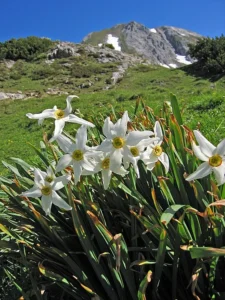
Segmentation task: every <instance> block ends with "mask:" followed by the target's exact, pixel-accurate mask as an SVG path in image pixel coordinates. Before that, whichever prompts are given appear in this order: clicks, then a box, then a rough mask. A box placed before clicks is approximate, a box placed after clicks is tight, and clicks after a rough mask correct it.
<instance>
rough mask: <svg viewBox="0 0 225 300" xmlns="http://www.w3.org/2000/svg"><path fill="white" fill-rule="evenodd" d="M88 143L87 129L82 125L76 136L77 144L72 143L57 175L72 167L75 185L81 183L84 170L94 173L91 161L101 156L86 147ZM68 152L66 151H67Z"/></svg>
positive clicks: (57, 169)
mask: <svg viewBox="0 0 225 300" xmlns="http://www.w3.org/2000/svg"><path fill="white" fill-rule="evenodd" d="M86 142H87V127H86V126H84V125H82V126H81V127H80V128H79V129H78V130H77V134H76V143H72V145H71V146H70V147H69V149H68V151H67V154H65V155H63V156H62V157H61V158H60V160H59V162H58V164H57V166H56V173H57V172H60V171H61V170H63V169H65V168H66V167H67V166H70V165H72V166H73V170H74V179H75V184H77V183H78V181H80V176H81V173H82V170H83V169H86V170H89V171H93V165H92V164H91V162H90V161H89V160H92V158H93V157H95V156H96V155H99V153H98V152H95V151H94V150H93V149H92V148H91V147H88V146H86ZM65 150H66V149H65Z"/></svg>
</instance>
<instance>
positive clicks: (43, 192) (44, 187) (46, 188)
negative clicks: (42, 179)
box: [41, 185, 52, 196]
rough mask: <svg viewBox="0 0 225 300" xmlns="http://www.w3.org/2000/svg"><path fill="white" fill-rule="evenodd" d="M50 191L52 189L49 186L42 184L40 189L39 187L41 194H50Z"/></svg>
mask: <svg viewBox="0 0 225 300" xmlns="http://www.w3.org/2000/svg"><path fill="white" fill-rule="evenodd" d="M51 192H52V189H51V187H50V186H46V185H45V186H43V187H42V189H41V193H42V195H44V196H49V195H50V194H51Z"/></svg>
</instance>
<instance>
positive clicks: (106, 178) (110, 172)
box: [102, 169, 112, 190]
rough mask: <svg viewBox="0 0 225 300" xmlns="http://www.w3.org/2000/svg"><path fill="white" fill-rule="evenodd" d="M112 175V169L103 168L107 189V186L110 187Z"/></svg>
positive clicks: (103, 178)
mask: <svg viewBox="0 0 225 300" xmlns="http://www.w3.org/2000/svg"><path fill="white" fill-rule="evenodd" d="M111 175H112V171H110V170H109V169H108V170H102V181H103V186H104V189H105V190H107V188H108V187H109V184H110V180H111Z"/></svg>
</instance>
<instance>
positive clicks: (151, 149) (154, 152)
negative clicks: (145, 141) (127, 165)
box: [141, 121, 169, 173]
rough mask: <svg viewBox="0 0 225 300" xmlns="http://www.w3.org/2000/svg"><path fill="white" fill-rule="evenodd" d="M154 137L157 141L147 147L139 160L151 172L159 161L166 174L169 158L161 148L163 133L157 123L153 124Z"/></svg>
mask: <svg viewBox="0 0 225 300" xmlns="http://www.w3.org/2000/svg"><path fill="white" fill-rule="evenodd" d="M154 133H155V137H157V138H158V140H157V141H153V143H152V144H151V145H150V146H148V147H147V150H146V151H145V152H144V153H143V154H142V155H141V159H142V160H143V162H144V163H145V164H146V166H147V169H148V170H150V171H151V170H152V169H153V168H154V167H155V163H156V162H157V161H160V162H161V163H162V164H163V165H164V167H165V170H166V173H167V172H168V171H169V158H168V156H167V154H166V153H165V152H163V149H162V147H161V144H162V142H163V132H162V129H161V126H160V123H159V122H158V121H156V122H155V126H154Z"/></svg>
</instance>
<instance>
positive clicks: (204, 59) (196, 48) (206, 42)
mask: <svg viewBox="0 0 225 300" xmlns="http://www.w3.org/2000/svg"><path fill="white" fill-rule="evenodd" d="M189 54H190V56H191V57H192V58H194V59H196V60H197V62H196V68H197V69H200V70H201V72H202V73H205V74H209V73H210V74H224V73H225V36H224V35H222V36H221V37H216V38H209V37H207V38H203V39H201V40H199V41H198V42H197V44H196V45H190V47H189Z"/></svg>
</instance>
